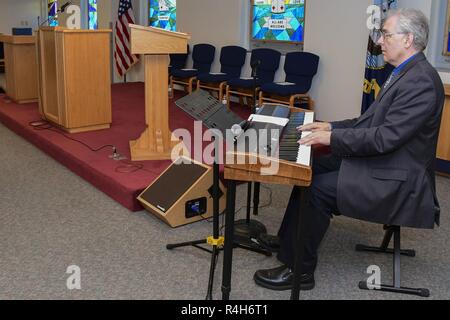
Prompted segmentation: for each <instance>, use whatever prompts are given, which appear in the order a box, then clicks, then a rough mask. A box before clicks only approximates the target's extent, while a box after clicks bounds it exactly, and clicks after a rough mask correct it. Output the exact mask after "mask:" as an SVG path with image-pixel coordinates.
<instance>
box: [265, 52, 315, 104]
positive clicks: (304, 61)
mask: <svg viewBox="0 0 450 320" xmlns="http://www.w3.org/2000/svg"><path fill="white" fill-rule="evenodd" d="M318 66H319V57H318V56H317V55H315V54H313V53H309V52H289V53H287V54H286V60H285V62H284V72H285V73H286V80H285V82H280V83H277V82H272V83H266V84H263V85H262V86H261V90H260V91H259V104H260V105H261V104H263V103H264V102H265V101H266V102H272V103H273V102H275V103H283V104H288V105H289V106H290V107H294V106H295V104H296V103H297V101H298V102H299V103H300V105H306V108H305V109H309V110H312V109H313V107H314V102H313V101H312V99H311V97H310V96H309V95H308V91H309V89H311V83H312V79H313V77H314V76H315V75H316V73H317V69H318Z"/></svg>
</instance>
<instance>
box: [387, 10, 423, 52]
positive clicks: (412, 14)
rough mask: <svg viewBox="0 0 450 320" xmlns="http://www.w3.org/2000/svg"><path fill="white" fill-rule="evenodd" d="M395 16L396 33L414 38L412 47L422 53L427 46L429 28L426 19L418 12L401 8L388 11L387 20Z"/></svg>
mask: <svg viewBox="0 0 450 320" xmlns="http://www.w3.org/2000/svg"><path fill="white" fill-rule="evenodd" d="M393 16H397V17H398V22H397V30H396V31H397V32H401V33H405V34H406V33H411V34H412V35H413V36H414V42H413V45H414V47H415V48H416V49H417V50H419V51H423V50H425V48H426V47H427V44H428V34H429V32H430V27H429V24H428V19H427V17H426V16H425V15H424V14H423V13H422V11H420V10H416V9H410V8H403V9H397V10H389V12H388V16H387V18H390V17H393Z"/></svg>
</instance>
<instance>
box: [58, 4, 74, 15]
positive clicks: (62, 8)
mask: <svg viewBox="0 0 450 320" xmlns="http://www.w3.org/2000/svg"><path fill="white" fill-rule="evenodd" d="M71 4H72V1H67V2H66V3H64V4H63V5H62V6H61V9H60V10H59V12H61V13H64V11H66V8H67V7H68V6H70V5H71Z"/></svg>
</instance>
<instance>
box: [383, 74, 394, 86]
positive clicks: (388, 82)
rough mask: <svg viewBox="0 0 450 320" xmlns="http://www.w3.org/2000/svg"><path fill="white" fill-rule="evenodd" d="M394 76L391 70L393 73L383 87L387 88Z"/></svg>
mask: <svg viewBox="0 0 450 320" xmlns="http://www.w3.org/2000/svg"><path fill="white" fill-rule="evenodd" d="M394 77H395V74H394V73H393V72H391V74H390V75H389V78H388V79H387V80H386V82H385V83H384V85H383V89H386V88H387V87H388V86H389V84H390V83H391V82H392V80H393V79H394Z"/></svg>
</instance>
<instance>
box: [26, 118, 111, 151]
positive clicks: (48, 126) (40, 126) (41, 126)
mask: <svg viewBox="0 0 450 320" xmlns="http://www.w3.org/2000/svg"><path fill="white" fill-rule="evenodd" d="M36 122H38V121H31V122H29V123H28V124H29V125H30V126H32V127H33V128H34V129H35V130H49V131H53V132H56V133H59V134H60V135H62V136H64V137H65V138H66V139H69V140H72V141H75V142H78V143H80V144H82V145H83V146H85V147H86V148H88V149H89V150H91V151H92V152H98V151H100V150H102V149H105V148H107V147H110V148H112V149H113V152H115V149H116V147H115V146H114V145H112V144H106V145H104V146H101V147H99V148H97V149H94V148H92V147H91V146H90V145H88V144H87V143H84V142H83V141H81V140H78V139H75V138H72V137H69V136H68V135H66V134H65V133H64V132H61V131H60V130H58V129H56V128H55V127H54V126H53V125H51V124H50V123H49V122H45V123H42V124H38V125H33V123H36Z"/></svg>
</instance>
